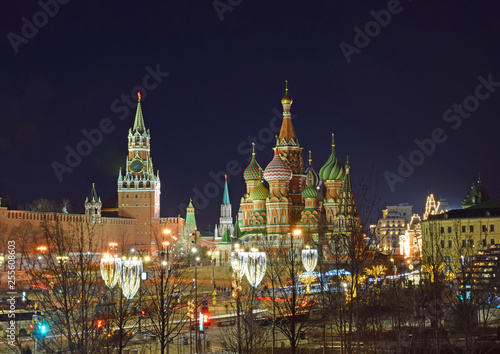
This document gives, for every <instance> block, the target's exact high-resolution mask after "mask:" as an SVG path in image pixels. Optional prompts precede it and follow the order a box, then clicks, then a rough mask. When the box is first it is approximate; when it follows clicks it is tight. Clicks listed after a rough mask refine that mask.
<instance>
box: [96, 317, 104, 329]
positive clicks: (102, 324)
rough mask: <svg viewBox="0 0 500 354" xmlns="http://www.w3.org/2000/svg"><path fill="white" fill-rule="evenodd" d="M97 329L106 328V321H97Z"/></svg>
mask: <svg viewBox="0 0 500 354" xmlns="http://www.w3.org/2000/svg"><path fill="white" fill-rule="evenodd" d="M95 327H96V328H97V329H102V328H103V327H104V320H102V319H98V320H97V321H95Z"/></svg>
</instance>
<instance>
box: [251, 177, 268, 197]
mask: <svg viewBox="0 0 500 354" xmlns="http://www.w3.org/2000/svg"><path fill="white" fill-rule="evenodd" d="M267 197H269V191H268V190H267V188H266V187H265V186H264V185H263V184H262V182H261V181H259V183H258V184H257V185H256V186H255V188H254V189H252V191H251V192H250V198H252V200H266V199H267Z"/></svg>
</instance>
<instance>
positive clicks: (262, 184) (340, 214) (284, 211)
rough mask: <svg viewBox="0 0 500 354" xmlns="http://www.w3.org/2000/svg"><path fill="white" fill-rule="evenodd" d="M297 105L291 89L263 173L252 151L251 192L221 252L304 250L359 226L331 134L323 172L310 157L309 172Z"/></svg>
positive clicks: (245, 175) (346, 172) (344, 169)
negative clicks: (233, 247)
mask: <svg viewBox="0 0 500 354" xmlns="http://www.w3.org/2000/svg"><path fill="white" fill-rule="evenodd" d="M292 102H293V100H292V98H291V97H290V96H289V94H288V85H286V88H285V94H284V97H283V98H282V99H281V104H282V106H283V121H282V125H281V129H280V133H279V136H277V138H276V145H275V147H274V148H273V150H274V157H273V159H272V160H271V161H270V162H269V163H268V165H267V166H266V167H265V168H264V169H262V168H261V166H260V164H259V163H258V162H257V156H256V154H255V149H254V151H253V152H252V156H251V160H250V163H249V165H248V166H247V168H246V169H245V170H244V173H243V178H244V179H245V184H246V193H245V194H244V195H243V197H242V198H241V201H240V212H239V217H238V220H237V222H236V225H235V227H234V232H233V235H232V236H233V237H232V240H229V239H227V238H223V240H222V241H223V242H222V241H221V242H220V244H219V246H218V248H220V249H221V250H222V248H224V250H225V249H226V248H227V246H228V244H230V243H233V244H235V243H239V244H242V243H243V244H245V243H247V244H248V246H250V247H257V248H258V247H268V246H269V245H271V246H272V247H291V246H292V244H293V247H297V248H299V249H300V248H302V247H304V246H305V245H306V244H307V243H310V242H311V241H314V240H317V237H318V235H319V233H323V234H325V236H326V237H329V236H331V235H333V234H336V233H337V234H344V233H346V232H348V231H349V230H352V229H353V227H358V226H359V216H358V212H357V208H356V203H355V200H354V195H353V190H352V184H351V177H350V168H349V164H348V162H346V164H342V163H341V162H340V161H339V159H338V158H337V156H336V153H335V144H334V141H333V135H332V143H331V152H330V156H329V158H328V160H327V161H326V162H325V164H324V165H323V166H322V167H321V169H320V170H319V173H318V172H317V171H316V170H315V169H314V167H313V166H312V158H311V152H309V160H308V166H307V167H306V168H305V167H304V160H303V157H302V150H303V147H302V146H301V145H300V143H299V139H298V137H297V134H296V132H295V128H294V126H293V122H292V117H291V106H292ZM266 184H267V186H266ZM222 261H223V260H222V259H221V262H222ZM226 261H227V259H226ZM222 263H223V262H222Z"/></svg>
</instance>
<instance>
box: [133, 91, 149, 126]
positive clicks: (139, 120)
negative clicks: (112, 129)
mask: <svg viewBox="0 0 500 354" xmlns="http://www.w3.org/2000/svg"><path fill="white" fill-rule="evenodd" d="M132 130H133V131H134V133H135V132H139V133H140V134H143V133H144V132H145V131H146V127H145V126H144V117H143V116H142V109H141V91H137V111H136V112H135V120H134V128H133V129H132Z"/></svg>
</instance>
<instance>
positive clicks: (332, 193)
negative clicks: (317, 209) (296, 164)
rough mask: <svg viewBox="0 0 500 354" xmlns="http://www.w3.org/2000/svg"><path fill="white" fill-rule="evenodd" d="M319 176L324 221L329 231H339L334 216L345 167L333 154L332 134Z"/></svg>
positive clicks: (336, 210) (337, 208) (337, 207)
mask: <svg viewBox="0 0 500 354" xmlns="http://www.w3.org/2000/svg"><path fill="white" fill-rule="evenodd" d="M319 176H320V177H321V179H322V180H323V183H324V185H325V196H324V197H323V208H324V209H325V214H326V215H325V216H326V223H327V226H328V229H329V230H330V231H339V230H338V229H337V228H336V226H337V225H335V224H336V223H335V216H336V215H337V213H338V210H339V202H340V200H339V197H340V192H341V190H342V180H343V179H344V177H345V168H344V166H343V165H342V164H341V163H340V161H339V160H338V159H337V156H335V144H334V140H333V134H332V152H331V154H330V157H329V158H328V160H327V161H326V163H325V164H324V165H323V167H321V169H320V170H319Z"/></svg>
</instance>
